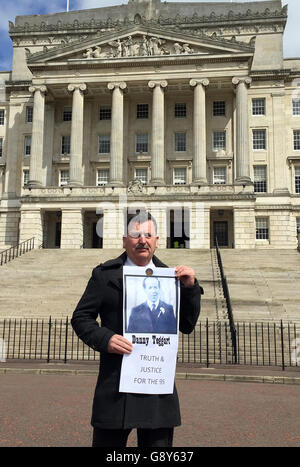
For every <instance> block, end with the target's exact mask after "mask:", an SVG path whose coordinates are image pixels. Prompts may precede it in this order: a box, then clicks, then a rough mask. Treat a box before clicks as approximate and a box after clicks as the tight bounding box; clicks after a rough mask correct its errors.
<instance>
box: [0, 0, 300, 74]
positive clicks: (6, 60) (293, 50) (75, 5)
mask: <svg viewBox="0 0 300 467" xmlns="http://www.w3.org/2000/svg"><path fill="white" fill-rule="evenodd" d="M168 1H172V0H168ZM176 1H179V0H176ZM181 1H186V0H181ZM189 1H191V0H189ZM197 1H198V2H199V1H202V0H197ZM205 1H206V2H210V1H216V0H205ZM223 1H226V0H223ZM227 1H228V3H230V0H227ZM239 1H244V0H239ZM248 1H249V0H248ZM256 1H257V0H256ZM235 2H236V0H233V1H232V3H233V4H234V3H235ZM122 3H127V0H69V5H70V6H69V9H70V10H82V9H86V8H101V7H103V6H113V5H119V4H122ZM282 4H283V5H285V4H288V7H289V19H288V23H287V26H286V30H285V34H284V56H285V58H288V57H300V40H299V24H300V8H299V0H282ZM0 7H1V15H0V44H1V47H0V71H1V70H2V71H7V70H11V66H12V65H11V63H12V45H11V39H10V38H9V36H8V21H12V22H14V20H15V17H16V16H18V15H38V14H48V13H58V12H59V11H66V7H67V0H48V1H46V0H19V1H12V0H0Z"/></svg>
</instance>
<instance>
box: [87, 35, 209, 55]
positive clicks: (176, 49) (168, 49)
mask: <svg viewBox="0 0 300 467" xmlns="http://www.w3.org/2000/svg"><path fill="white" fill-rule="evenodd" d="M197 53H198V54H199V53H207V52H203V51H201V50H200V49H199V48H197V47H196V48H195V47H193V48H192V47H191V46H190V44H188V43H186V42H181V43H180V42H171V41H167V40H165V39H162V38H160V37H156V36H150V37H149V36H146V35H136V36H135V37H134V38H133V37H132V36H131V35H129V36H128V37H126V38H124V39H122V40H121V39H117V40H114V41H110V42H108V43H107V44H104V45H102V46H101V47H100V46H94V47H89V48H87V49H86V51H85V52H84V53H83V58H87V59H93V58H122V57H152V56H162V55H191V54H197Z"/></svg>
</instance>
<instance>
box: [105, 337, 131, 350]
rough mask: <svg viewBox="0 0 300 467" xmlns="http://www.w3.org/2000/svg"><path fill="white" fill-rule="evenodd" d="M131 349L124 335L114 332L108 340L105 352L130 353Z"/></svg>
mask: <svg viewBox="0 0 300 467" xmlns="http://www.w3.org/2000/svg"><path fill="white" fill-rule="evenodd" d="M131 351H132V344H131V342H129V341H128V340H127V339H125V337H123V336H120V335H119V334H114V335H113V336H112V337H111V338H110V339H109V341H108V345H107V352H108V353H117V354H120V355H123V354H130V353H131Z"/></svg>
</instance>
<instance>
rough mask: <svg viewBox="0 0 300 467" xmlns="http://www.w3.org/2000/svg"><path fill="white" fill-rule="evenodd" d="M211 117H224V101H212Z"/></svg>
mask: <svg viewBox="0 0 300 467" xmlns="http://www.w3.org/2000/svg"><path fill="white" fill-rule="evenodd" d="M213 116H214V117H225V101H214V102H213Z"/></svg>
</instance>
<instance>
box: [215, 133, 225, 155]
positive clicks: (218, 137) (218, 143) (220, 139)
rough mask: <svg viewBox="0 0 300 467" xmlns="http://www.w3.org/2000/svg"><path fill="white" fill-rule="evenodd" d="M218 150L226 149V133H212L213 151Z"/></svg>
mask: <svg viewBox="0 0 300 467" xmlns="http://www.w3.org/2000/svg"><path fill="white" fill-rule="evenodd" d="M219 149H224V150H225V149H226V132H225V131H214V132H213V151H216V152H217V151H219Z"/></svg>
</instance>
